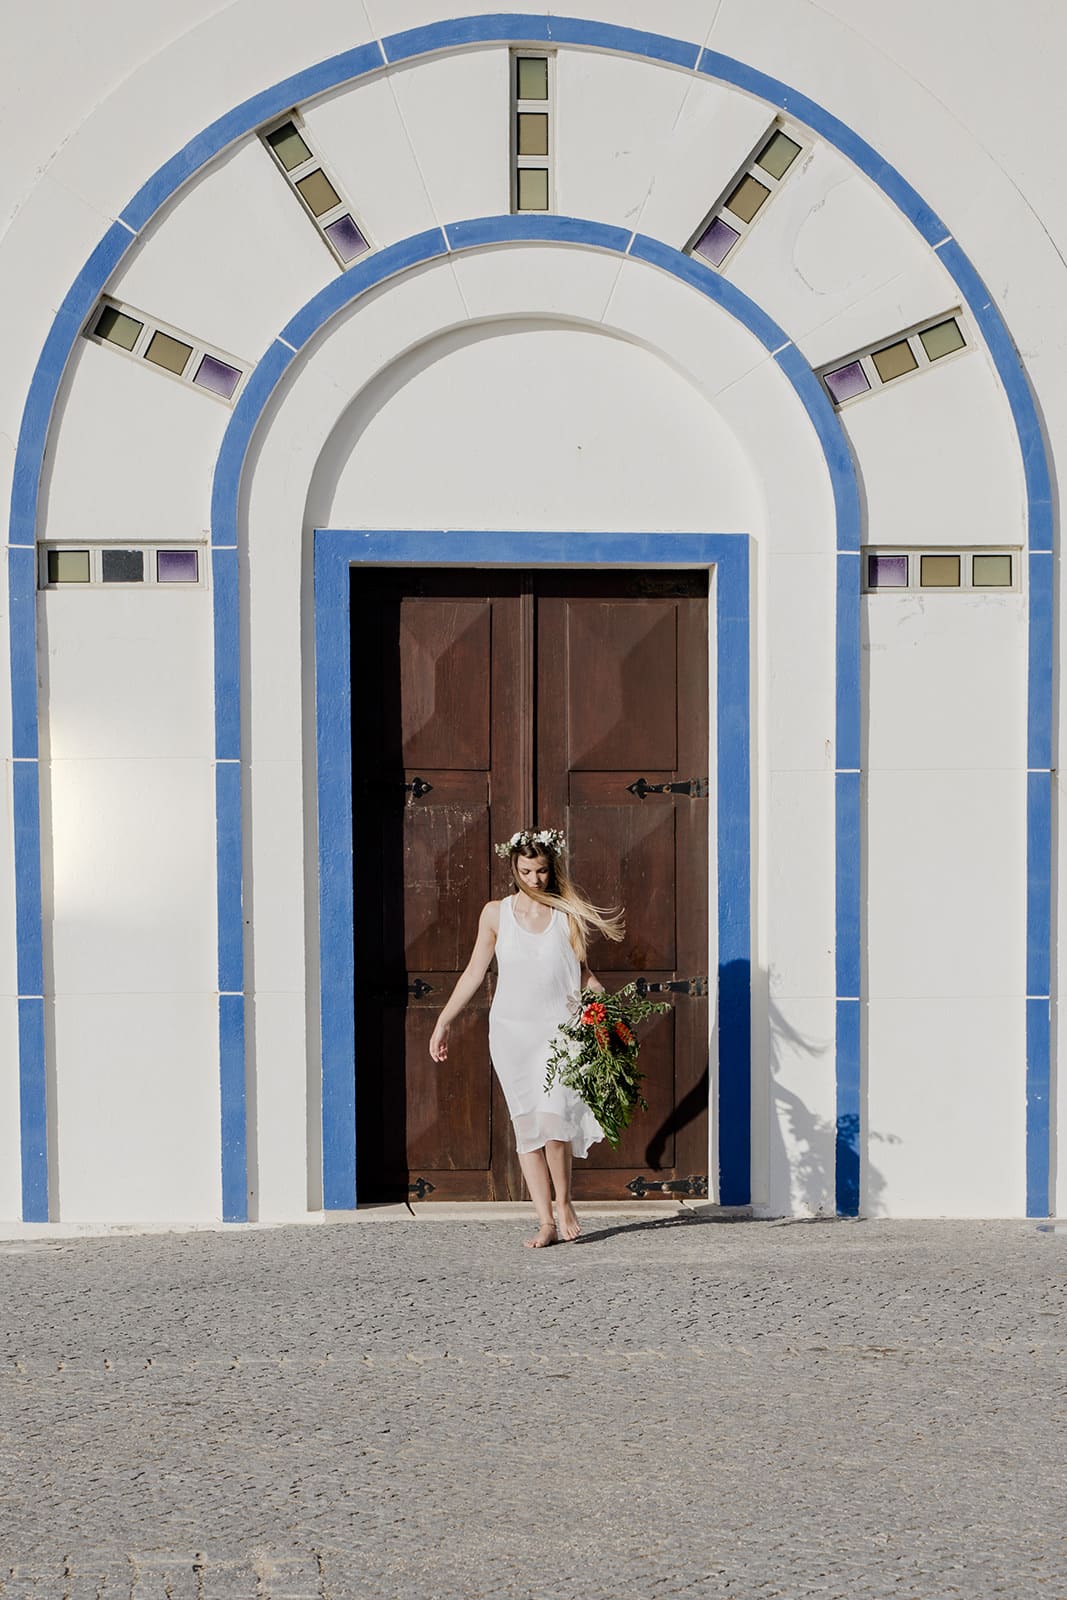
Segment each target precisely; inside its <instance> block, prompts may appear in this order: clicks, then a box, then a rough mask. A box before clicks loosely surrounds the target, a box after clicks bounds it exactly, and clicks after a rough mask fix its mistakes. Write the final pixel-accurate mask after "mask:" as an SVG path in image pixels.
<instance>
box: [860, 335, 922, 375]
mask: <svg viewBox="0 0 1067 1600" xmlns="http://www.w3.org/2000/svg"><path fill="white" fill-rule="evenodd" d="M871 360H872V361H873V362H874V368H875V371H876V372H877V374H878V376H879V377H880V378H881V380H882V382H883V383H889V382H890V380H891V379H893V378H900V377H903V375H904V373H905V372H914V371H915V368H916V367H917V366H918V365H919V363H918V362H917V361H916V359H915V352H914V351H913V350H912V348H911V345H910V344H909V343H908V341H907V339H899V340H898V341H897V343H896V344H888V345H886V347H885V349H884V350H876V351H875V352H874V354H873V356H872V357H871Z"/></svg>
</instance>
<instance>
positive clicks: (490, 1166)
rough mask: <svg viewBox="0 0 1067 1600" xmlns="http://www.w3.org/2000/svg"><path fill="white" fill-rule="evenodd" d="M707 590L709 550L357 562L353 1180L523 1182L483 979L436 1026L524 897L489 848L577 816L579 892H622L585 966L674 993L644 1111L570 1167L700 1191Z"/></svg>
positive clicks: (579, 1177) (708, 781)
mask: <svg viewBox="0 0 1067 1600" xmlns="http://www.w3.org/2000/svg"><path fill="white" fill-rule="evenodd" d="M708 610H709V602H708V574H707V571H706V570H705V571H703V572H701V571H692V570H688V571H671V570H664V569H662V568H657V569H652V570H645V571H640V570H638V571H618V570H606V569H601V570H596V571H579V570H574V569H570V570H560V569H555V570H553V569H530V570H516V569H510V570H506V571H505V570H500V569H496V570H492V569H488V570H487V569H484V568H482V569H465V568H449V569H436V570H429V571H427V570H422V571H420V570H418V569H410V568H409V569H396V568H384V567H364V568H360V567H353V569H352V576H351V592H350V618H351V646H350V648H351V656H350V660H351V705H352V725H351V726H352V850H353V855H352V860H353V892H352V906H353V927H352V947H353V952H354V979H353V999H354V1011H355V1056H356V1061H357V1063H358V1064H359V1070H358V1072H357V1075H356V1127H357V1163H358V1170H359V1172H360V1196H361V1198H362V1199H382V1200H384V1199H399V1198H403V1197H405V1196H409V1195H412V1194H414V1195H417V1196H418V1197H419V1198H431V1199H447V1200H460V1199H462V1200H486V1199H514V1198H519V1197H520V1196H521V1194H522V1193H523V1190H522V1179H521V1173H520V1171H519V1165H518V1160H517V1158H516V1156H515V1153H514V1144H513V1138H512V1133H511V1126H510V1121H509V1119H508V1115H507V1110H506V1107H505V1105H504V1101H503V1096H502V1094H501V1092H500V1088H499V1085H498V1084H497V1082H496V1080H495V1078H494V1076H493V1073H492V1069H491V1063H490V1060H489V1052H488V1039H487V1012H488V1007H489V1003H490V999H491V981H490V984H489V985H487V986H486V988H485V989H484V990H483V992H482V993H481V994H480V995H479V996H478V997H477V998H476V1000H475V1001H473V1002H472V1003H471V1004H470V1005H469V1006H468V1007H467V1008H466V1010H465V1012H464V1013H463V1014H462V1016H461V1017H460V1018H459V1019H458V1021H457V1022H456V1024H455V1025H454V1027H453V1030H452V1037H451V1041H450V1049H449V1059H448V1061H447V1062H445V1063H441V1064H438V1063H435V1062H433V1061H432V1060H431V1059H430V1056H429V1052H428V1041H429V1036H430V1032H431V1029H432V1027H433V1024H434V1021H435V1020H436V1016H437V1013H438V1011H439V1010H440V1008H441V1006H442V1005H443V1004H444V1002H445V1000H446V999H447V997H448V994H449V993H450V991H451V989H452V986H453V984H454V983H455V981H456V978H457V977H458V976H459V973H460V972H461V971H462V969H463V967H464V965H465V964H466V961H467V958H468V956H469V954H470V949H471V946H472V944H473V941H474V935H475V931H476V927H477V921H478V913H479V911H480V909H481V907H482V905H483V904H484V903H485V901H486V900H488V899H493V898H500V897H501V896H502V895H505V894H507V893H509V892H511V888H512V885H511V881H510V874H509V872H508V867H507V863H506V862H504V861H501V860H500V859H499V858H498V857H496V855H495V853H494V850H493V846H494V843H496V842H498V841H501V840H504V839H507V838H508V837H509V836H510V835H511V834H512V833H513V832H514V831H515V830H516V829H520V828H524V827H559V828H562V829H563V831H564V832H565V833H566V835H567V839H568V845H569V855H570V862H571V867H572V871H573V872H574V874H575V876H576V877H577V879H578V881H579V882H580V883H581V884H582V886H583V888H584V889H585V890H586V892H587V893H589V894H590V896H591V897H592V898H593V899H594V900H596V901H597V902H598V903H600V904H604V905H617V904H621V905H623V906H624V907H625V911H626V921H627V930H626V937H625V939H624V941H623V943H622V944H621V945H612V944H609V943H608V942H606V941H603V940H599V941H597V942H596V943H595V944H594V946H593V947H592V948H591V949H590V953H589V964H590V966H591V968H592V970H593V971H595V972H596V973H597V974H598V976H599V977H600V978H601V980H602V981H603V982H604V983H605V985H606V986H607V987H609V988H612V989H616V988H619V987H621V986H622V985H623V984H624V983H626V982H629V981H631V980H633V979H640V980H642V981H643V982H644V983H646V984H648V985H649V986H650V987H651V988H653V989H654V990H656V989H659V988H661V986H662V992H664V993H667V994H669V995H670V997H671V999H672V1001H673V1004H672V1008H671V1011H670V1012H669V1013H668V1014H666V1015H664V1016H662V1017H658V1018H656V1019H655V1020H654V1021H651V1022H650V1023H648V1024H646V1026H645V1029H644V1030H643V1045H642V1054H641V1066H642V1070H643V1072H644V1074H645V1078H644V1083H643V1086H642V1087H643V1091H644V1096H645V1099H646V1100H647V1102H648V1109H647V1110H645V1111H639V1112H638V1113H637V1114H636V1115H635V1118H634V1121H633V1123H632V1124H631V1127H630V1128H629V1129H628V1130H627V1132H626V1134H625V1135H624V1137H623V1140H622V1143H621V1144H620V1147H619V1149H618V1150H612V1148H611V1147H610V1145H608V1144H607V1143H606V1142H605V1143H601V1144H598V1145H596V1146H594V1147H593V1149H592V1151H591V1152H590V1154H589V1156H588V1158H587V1159H586V1160H585V1161H583V1162H580V1163H577V1164H576V1167H575V1184H574V1187H575V1193H576V1196H577V1197H578V1198H580V1199H600V1200H604V1199H614V1200H618V1199H626V1198H632V1197H633V1195H634V1194H635V1193H640V1192H647V1191H649V1190H655V1189H656V1187H657V1186H658V1185H660V1184H670V1185H671V1186H672V1191H673V1192H683V1193H698V1194H699V1193H705V1194H706V1193H707V1192H708V1174H709V1120H708V1088H709V1070H708V1053H709V1032H710V1027H709V991H710V993H711V994H713V993H714V988H715V985H714V982H713V981H712V982H710V983H709V972H708V944H709V929H708V911H709V907H708V846H709V817H711V816H714V814H715V811H714V807H715V792H714V791H715V778H714V774H713V773H712V771H711V767H710V763H709V744H708V735H709V682H708V679H709V671H708V662H709V650H708V626H709V615H708ZM667 985H670V986H671V987H670V988H669V989H668V988H667V987H666V986H667ZM675 1186H679V1187H678V1188H675ZM681 1186H687V1187H681ZM658 1192H661V1191H658Z"/></svg>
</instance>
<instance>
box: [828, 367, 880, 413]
mask: <svg viewBox="0 0 1067 1600" xmlns="http://www.w3.org/2000/svg"><path fill="white" fill-rule="evenodd" d="M823 382H824V383H825V384H826V387H827V388H828V389H829V391H830V396H831V398H832V399H833V400H834V401H836V403H837V404H838V405H840V404H841V402H842V400H851V399H852V397H853V395H857V394H863V393H864V391H865V390H867V389H869V388H870V387H871V385H870V382H869V380H868V378H867V374H866V373H865V372H864V370H863V363H862V362H861V361H850V362H849V363H848V366H847V367H838V368H837V369H836V371H834V372H828V373H826V375H825V377H824V378H823Z"/></svg>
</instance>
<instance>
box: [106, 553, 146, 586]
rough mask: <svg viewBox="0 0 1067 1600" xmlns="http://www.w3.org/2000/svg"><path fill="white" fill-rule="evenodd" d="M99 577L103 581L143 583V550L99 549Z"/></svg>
mask: <svg viewBox="0 0 1067 1600" xmlns="http://www.w3.org/2000/svg"><path fill="white" fill-rule="evenodd" d="M100 577H101V579H102V580H103V582H104V583H143V582H144V551H143V550H101V552H100Z"/></svg>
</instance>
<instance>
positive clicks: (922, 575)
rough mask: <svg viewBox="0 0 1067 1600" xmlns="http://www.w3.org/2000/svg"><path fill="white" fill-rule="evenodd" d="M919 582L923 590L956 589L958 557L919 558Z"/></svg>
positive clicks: (958, 573)
mask: <svg viewBox="0 0 1067 1600" xmlns="http://www.w3.org/2000/svg"><path fill="white" fill-rule="evenodd" d="M919 582H920V584H921V585H922V587H923V588H924V589H958V588H959V586H960V558H959V556H920V557H919Z"/></svg>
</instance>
